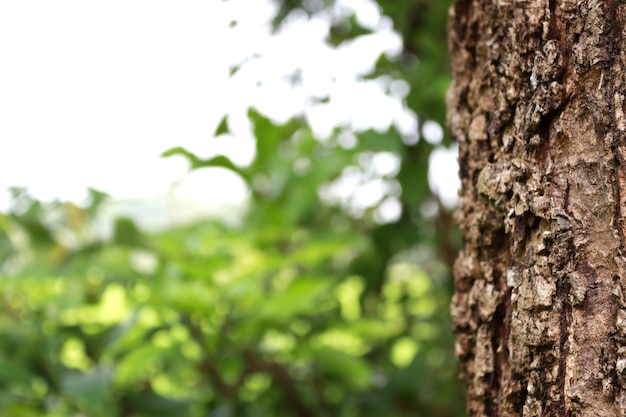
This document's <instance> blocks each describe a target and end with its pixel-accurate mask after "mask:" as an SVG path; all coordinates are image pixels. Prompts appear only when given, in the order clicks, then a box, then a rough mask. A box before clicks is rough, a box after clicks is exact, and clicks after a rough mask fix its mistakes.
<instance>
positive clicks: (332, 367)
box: [313, 348, 372, 390]
mask: <svg viewBox="0 0 626 417" xmlns="http://www.w3.org/2000/svg"><path fill="white" fill-rule="evenodd" d="M313 355H314V357H315V358H316V359H317V361H318V362H319V363H320V365H321V366H322V368H324V369H325V370H326V371H327V372H328V373H330V374H333V375H336V376H338V377H340V378H342V379H343V380H344V381H345V382H346V383H347V384H349V385H351V386H352V387H353V388H356V389H359V390H363V389H367V388H368V387H369V386H370V384H371V382H372V371H371V369H370V367H369V366H368V364H367V362H366V361H365V360H364V359H361V358H358V357H354V356H348V355H346V354H344V353H342V352H337V351H335V350H332V349H328V348H318V349H314V350H313Z"/></svg>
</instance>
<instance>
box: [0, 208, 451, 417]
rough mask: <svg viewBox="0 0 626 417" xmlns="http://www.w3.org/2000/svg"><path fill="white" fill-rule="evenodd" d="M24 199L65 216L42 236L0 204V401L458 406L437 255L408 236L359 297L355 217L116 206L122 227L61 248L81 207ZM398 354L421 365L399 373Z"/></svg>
mask: <svg viewBox="0 0 626 417" xmlns="http://www.w3.org/2000/svg"><path fill="white" fill-rule="evenodd" d="M32 204H33V205H34V206H36V207H38V210H42V213H51V212H54V211H56V210H62V213H61V214H60V215H59V217H58V221H59V222H60V223H61V224H63V225H64V226H63V228H58V229H56V230H52V229H53V228H52V227H50V226H49V225H47V224H46V222H41V224H42V227H44V228H45V230H47V231H48V234H46V236H48V235H49V236H51V241H48V239H47V238H46V239H44V241H43V242H39V243H37V242H35V241H34V239H36V238H39V237H40V236H43V235H39V234H37V235H28V234H24V233H23V232H24V231H25V230H26V229H25V228H24V227H23V226H22V223H23V221H22V220H23V219H22V216H27V217H28V216H31V215H32V211H29V210H26V211H25V212H24V213H23V214H17V213H12V214H10V215H3V216H2V217H1V218H0V219H1V220H2V224H3V229H2V230H3V231H4V232H5V233H6V235H7V236H8V239H9V241H10V242H11V245H12V250H13V252H12V253H13V255H10V256H9V257H8V260H7V261H6V262H5V263H4V264H3V268H4V269H5V274H4V275H5V277H4V278H3V279H2V280H1V281H0V294H1V296H0V302H1V303H2V305H3V307H4V308H3V313H2V314H1V315H0V326H1V328H2V333H3V335H4V338H3V339H2V341H1V342H0V362H1V363H2V366H1V367H0V385H2V387H3V392H4V393H5V394H4V395H3V396H2V397H0V414H2V415H33V416H34V415H38V416H61V415H63V416H74V415H76V416H78V415H89V416H117V415H125V416H156V415H186V416H205V415H207V412H208V413H212V414H209V415H237V416H247V415H332V416H334V415H353V414H354V413H356V415H364V416H367V415H372V416H377V415H379V414H378V411H374V410H386V411H385V413H388V414H386V415H394V414H392V413H393V412H396V415H404V414H403V413H401V412H399V411H393V410H396V409H397V408H398V407H400V408H402V407H409V408H411V409H413V410H419V409H421V408H422V407H424V409H432V410H439V411H437V413H439V415H453V412H454V410H455V409H456V410H458V409H457V404H454V403H452V404H451V403H449V401H448V395H449V393H448V391H450V389H451V388H449V387H448V388H447V389H445V388H446V387H445V386H446V384H448V383H449V381H450V378H451V377H452V376H453V374H454V367H453V366H451V365H452V363H453V358H452V355H451V353H450V352H449V351H446V350H442V346H443V345H445V344H447V343H449V341H450V340H449V339H450V336H449V331H448V328H447V324H445V323H447V319H446V318H445V314H443V313H442V311H445V309H446V303H447V300H446V297H445V296H444V294H445V292H443V291H442V288H441V287H440V286H441V284H442V282H443V281H444V280H445V275H446V272H445V268H443V266H442V265H441V264H439V263H437V262H431V263H421V264H418V263H416V262H414V261H413V260H411V257H412V256H419V254H418V253H417V252H416V253H406V254H405V255H404V257H396V258H395V259H394V260H393V261H392V262H391V263H390V264H389V266H388V268H387V269H386V272H385V283H384V285H383V287H382V290H381V291H380V292H379V293H378V294H377V295H376V296H375V297H371V296H370V297H364V295H365V291H364V290H365V285H364V279H363V277H362V276H358V275H350V274H349V269H350V265H351V261H352V260H353V259H355V258H357V257H359V256H361V255H362V254H364V253H366V252H367V251H368V250H369V247H368V245H367V244H364V243H365V242H366V241H367V239H368V237H367V234H366V233H361V234H358V233H346V232H345V231H343V230H336V231H335V230H332V229H330V230H329V229H324V230H316V229H307V228H305V227H302V226H298V225H295V224H294V225H291V226H283V227H281V228H277V227H276V226H275V225H271V224H268V226H267V227H261V226H258V225H256V226H254V228H251V229H249V230H248V229H243V230H231V229H228V228H225V227H224V226H222V225H220V224H218V223H215V222H210V221H206V222H201V223H197V224H194V225H191V226H187V227H181V228H176V229H173V230H168V231H165V232H161V233H156V234H152V235H147V234H143V233H141V232H139V231H138V230H137V228H136V226H134V224H133V225H132V226H130V225H131V224H132V221H131V220H128V219H123V220H119V221H118V222H117V224H118V225H119V224H123V225H124V230H126V229H128V230H130V231H132V233H128V232H124V233H118V231H117V230H116V232H115V234H114V238H113V239H111V240H108V241H103V242H101V244H100V245H96V246H94V242H84V243H83V244H81V245H77V246H76V247H74V248H70V247H68V246H67V245H66V244H63V243H61V241H62V239H61V237H62V236H64V237H65V239H66V240H70V241H71V239H68V237H69V236H74V237H77V236H79V235H81V234H83V233H84V228H85V227H88V226H87V225H88V224H90V223H91V222H93V220H94V219H93V218H92V217H91V215H90V214H88V213H89V212H90V211H92V207H87V208H85V209H80V208H77V207H74V208H73V209H72V210H70V211H68V210H66V209H65V208H66V207H67V206H66V205H64V204H61V203H54V204H50V205H42V204H41V203H37V202H33V203H32ZM33 210H35V209H33ZM75 210H78V212H79V213H81V214H82V215H83V216H84V219H85V220H84V221H83V222H82V223H80V224H73V223H72V222H71V221H70V220H69V216H72V215H75V214H73V213H74V211H75ZM57 224H58V223H57ZM116 229H117V228H116ZM118 234H122V235H124V236H130V237H131V238H129V239H127V238H124V239H122V238H118ZM24 238H26V240H27V241H26V242H23V241H21V240H22V239H24ZM74 241H75V240H74ZM144 242H147V243H144ZM85 246H89V247H96V248H97V249H93V250H90V251H84V250H83V248H84V247H85ZM34 250H37V251H39V252H38V255H36V256H34V257H33V253H32V251H34ZM77 253H79V254H80V255H76V254H77ZM11 269H15V270H16V271H19V273H16V274H12V273H10V270H11ZM416 353H417V355H415V354H416ZM410 369H414V370H415V371H416V372H417V371H419V373H413V374H412V375H413V377H412V379H407V376H406V375H407V374H406V373H407V372H409V370H410ZM437 384H439V385H440V386H441V387H442V391H435V390H434V388H433V387H435V386H437ZM396 385H397V386H398V387H400V388H398V389H397V390H396V389H395V388H392V387H395V386H396ZM420 389H421V390H431V391H430V392H429V393H428V395H422V394H421V392H420ZM303 410H306V411H303ZM81 413H82V414H81ZM219 413H223V414H219ZM303 413H304V414H303ZM408 415H412V414H408ZM429 415H435V414H429Z"/></svg>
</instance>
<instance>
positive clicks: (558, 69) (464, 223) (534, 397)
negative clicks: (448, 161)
mask: <svg viewBox="0 0 626 417" xmlns="http://www.w3.org/2000/svg"><path fill="white" fill-rule="evenodd" d="M625 17H626V4H623V3H620V2H619V1H617V0H457V1H456V3H455V5H454V6H453V7H452V9H451V11H450V20H449V44H450V49H451V56H452V62H451V67H452V73H453V83H452V86H451V87H450V90H449V92H448V108H449V113H448V128H449V130H450V132H451V134H452V135H453V136H454V138H455V139H456V140H457V141H458V142H459V162H460V167H461V169H460V173H461V178H462V184H463V186H462V191H461V197H460V205H459V208H458V210H457V213H456V216H457V221H458V223H459V225H460V227H461V230H462V233H463V237H464V248H463V250H462V252H461V254H460V255H459V257H458V259H457V261H456V263H455V268H454V269H455V270H454V272H455V286H456V293H455V296H454V299H453V303H452V315H453V318H454V323H455V331H456V333H457V344H456V350H457V352H456V353H457V355H458V357H459V359H460V361H461V368H462V371H461V374H462V378H463V379H464V380H465V381H466V383H467V385H468V414H469V415H470V416H626V304H625V302H624V296H623V294H624V293H625V292H626V288H625V282H626V281H625V280H626V274H625V271H626V258H625V257H624V255H625V254H626V253H625V246H624V241H625V237H624V216H625V215H626V209H623V208H622V207H626V206H624V202H625V200H626V172H625V167H626V136H625V132H626V120H625V119H624V98H625V96H626V79H625V77H626V74H625V73H624V71H625V70H626V65H625V64H626V54H625V52H624V50H623V49H624V48H623V46H624V45H623V40H624V36H626V35H625V31H624V21H625Z"/></svg>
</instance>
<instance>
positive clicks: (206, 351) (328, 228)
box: [0, 0, 464, 417]
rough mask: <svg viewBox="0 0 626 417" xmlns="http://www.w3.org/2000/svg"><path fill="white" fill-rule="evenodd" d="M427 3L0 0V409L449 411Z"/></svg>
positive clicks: (444, 166)
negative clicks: (23, 0) (0, 58)
mask: <svg viewBox="0 0 626 417" xmlns="http://www.w3.org/2000/svg"><path fill="white" fill-rule="evenodd" d="M449 5H450V2H449V1H441V0H378V1H375V0H227V1H218V0H209V1H207V0H203V1H200V0H190V1H186V2H177V3H173V2H166V1H154V0H151V1H148V0H134V1H132V2H128V1H121V0H112V1H108V2H106V3H101V2H83V1H78V0H74V1H71V0H63V1H58V2H44V1H42V0H39V1H32V2H4V3H1V4H0V55H1V56H2V57H3V65H2V66H0V305H1V308H0V335H1V336H0V416H11V417H22V416H24V417H26V416H28V417H30V416H38V417H39V416H43V417H78V416H89V417H91V416H93V417H116V416H124V417H126V416H129V417H130V416H132V417H153V416H154V417H160V416H163V417H169V416H190V417H196V416H197V417H208V416H211V417H231V416H232V417H235V416H242V417H244V416H259V417H263V416H303V417H308V416H311V417H313V416H329V417H331V416H332V417H335V416H338V417H357V416H366V417H367V416H371V417H381V416H390V417H393V416H441V417H444V416H463V415H464V392H463V388H462V387H461V385H460V382H459V381H458V380H457V377H456V372H457V365H456V361H455V358H454V339H453V336H452V333H451V324H450V318H449V313H448V304H449V300H450V297H451V293H452V276H451V267H452V263H453V261H454V258H455V256H456V252H457V251H458V249H459V247H460V238H459V236H458V232H457V231H456V229H455V228H454V226H453V222H452V211H453V209H454V206H455V204H456V194H457V189H458V187H459V181H458V177H457V171H458V166H457V163H456V152H457V150H456V145H455V144H453V143H452V141H451V140H450V138H449V137H448V136H447V134H446V133H445V129H444V128H443V127H442V126H443V124H444V121H445V104H444V96H445V92H446V88H447V86H448V84H449V73H448V58H447V51H446V15H447V9H448V7H449Z"/></svg>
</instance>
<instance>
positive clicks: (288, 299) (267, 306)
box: [259, 276, 332, 319]
mask: <svg viewBox="0 0 626 417" xmlns="http://www.w3.org/2000/svg"><path fill="white" fill-rule="evenodd" d="M331 285H332V281H331V280H329V279H327V278H326V277H319V276H308V277H298V278H296V279H295V280H294V281H293V282H292V283H291V284H290V285H289V286H288V287H287V288H286V289H285V290H284V291H282V292H281V293H280V294H277V295H275V296H274V297H270V298H269V299H266V300H264V301H263V304H262V305H261V306H260V309H259V315H261V316H262V317H268V318H270V317H271V318H277V319H288V318H290V317H293V316H294V315H296V314H299V313H312V312H314V311H315V310H317V309H318V302H319V301H320V299H321V298H322V296H323V295H324V294H325V293H327V292H328V291H329V290H330V287H331Z"/></svg>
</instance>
